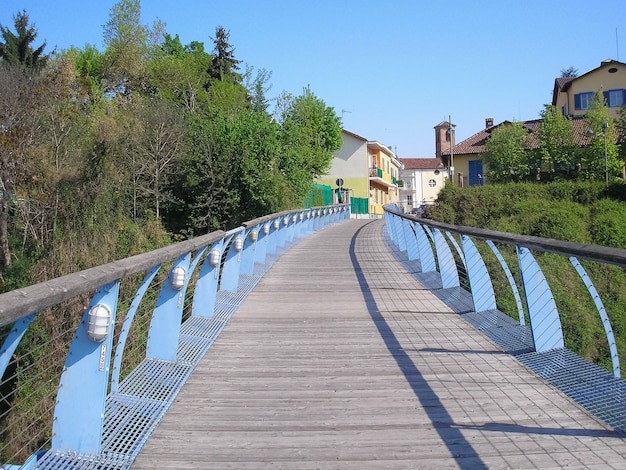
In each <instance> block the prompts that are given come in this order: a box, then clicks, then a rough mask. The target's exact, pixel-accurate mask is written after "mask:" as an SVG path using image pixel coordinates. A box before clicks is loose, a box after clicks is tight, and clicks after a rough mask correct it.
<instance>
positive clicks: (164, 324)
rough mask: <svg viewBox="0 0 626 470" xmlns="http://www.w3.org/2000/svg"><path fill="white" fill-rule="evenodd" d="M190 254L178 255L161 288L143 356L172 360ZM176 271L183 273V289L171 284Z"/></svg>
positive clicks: (181, 311) (180, 319) (175, 348)
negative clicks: (181, 270)
mask: <svg viewBox="0 0 626 470" xmlns="http://www.w3.org/2000/svg"><path fill="white" fill-rule="evenodd" d="M190 259H191V254H190V253H187V254H186V255H182V256H180V257H179V258H178V259H177V260H176V261H175V262H174V265H173V266H172V269H171V270H170V272H169V274H168V276H167V279H166V280H165V282H164V283H163V286H162V287H161V292H159V297H158V298H157V302H156V306H155V308H154V313H153V314H152V320H151V321H150V329H149V330H148V344H147V350H146V357H149V358H152V359H161V360H164V361H172V362H173V361H176V353H177V351H178V333H179V332H180V324H181V321H182V317H183V304H184V300H185V290H186V289H187V284H188V282H189V277H190V273H189V271H190V270H189V263H190ZM177 268H182V269H184V271H185V281H184V286H183V287H182V288H180V289H178V288H177V287H175V286H174V285H172V281H173V279H174V278H175V275H174V272H175V270H176V269H177Z"/></svg>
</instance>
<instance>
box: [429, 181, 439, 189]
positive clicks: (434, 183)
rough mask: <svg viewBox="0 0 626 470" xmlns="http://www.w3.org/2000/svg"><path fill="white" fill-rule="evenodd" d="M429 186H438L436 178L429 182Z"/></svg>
mask: <svg viewBox="0 0 626 470" xmlns="http://www.w3.org/2000/svg"><path fill="white" fill-rule="evenodd" d="M428 186H430V187H431V188H434V187H435V186H437V182H436V181H435V180H430V181H429V182H428Z"/></svg>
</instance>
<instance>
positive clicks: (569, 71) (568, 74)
mask: <svg viewBox="0 0 626 470" xmlns="http://www.w3.org/2000/svg"><path fill="white" fill-rule="evenodd" d="M576 77H578V70H576V69H575V68H574V67H568V68H566V69H563V70H561V78H576Z"/></svg>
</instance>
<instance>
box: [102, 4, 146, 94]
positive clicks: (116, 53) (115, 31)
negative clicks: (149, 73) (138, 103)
mask: <svg viewBox="0 0 626 470" xmlns="http://www.w3.org/2000/svg"><path fill="white" fill-rule="evenodd" d="M140 17H141V4H140V2H139V0H120V1H119V2H118V3H116V4H115V5H113V7H112V8H111V12H110V13H109V21H107V22H106V24H105V25H104V27H103V28H104V31H103V37H104V45H105V47H106V52H105V64H106V66H105V76H106V78H107V79H108V84H107V91H109V92H128V91H129V90H128V88H129V87H132V86H133V85H134V81H135V80H136V79H137V78H138V77H139V76H141V74H142V73H143V65H144V59H145V57H146V53H147V48H148V37H149V36H150V30H149V29H148V28H147V27H145V26H143V25H142V24H141V23H140Z"/></svg>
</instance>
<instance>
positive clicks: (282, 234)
mask: <svg viewBox="0 0 626 470" xmlns="http://www.w3.org/2000/svg"><path fill="white" fill-rule="evenodd" d="M277 221H278V227H276V225H274V227H276V228H277V231H276V246H278V247H280V248H282V247H284V246H285V243H286V242H287V224H288V221H287V217H286V216H282V217H279V218H278V219H277Z"/></svg>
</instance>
